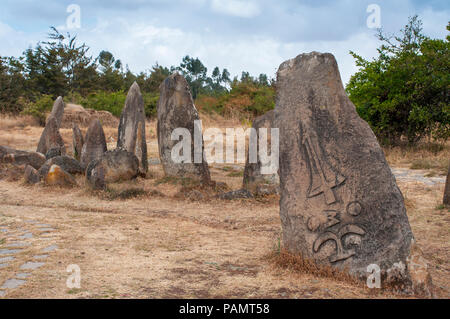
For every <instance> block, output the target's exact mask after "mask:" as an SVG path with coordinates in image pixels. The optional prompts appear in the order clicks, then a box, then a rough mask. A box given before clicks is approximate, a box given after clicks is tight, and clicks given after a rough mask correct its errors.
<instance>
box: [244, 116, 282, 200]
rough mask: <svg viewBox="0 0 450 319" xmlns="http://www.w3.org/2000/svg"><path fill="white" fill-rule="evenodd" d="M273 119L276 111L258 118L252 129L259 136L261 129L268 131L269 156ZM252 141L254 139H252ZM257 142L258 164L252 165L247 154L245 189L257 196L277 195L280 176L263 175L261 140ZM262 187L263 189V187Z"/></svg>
mask: <svg viewBox="0 0 450 319" xmlns="http://www.w3.org/2000/svg"><path fill="white" fill-rule="evenodd" d="M273 117H274V111H273V110H272V111H269V112H267V113H266V114H263V115H261V116H259V117H257V118H256V119H255V120H254V121H253V125H252V127H253V128H254V129H255V130H256V134H257V136H256V137H258V136H259V129H260V128H265V129H267V138H268V143H267V150H268V152H269V153H268V154H270V149H271V147H270V145H271V144H270V140H271V138H270V137H271V136H270V132H271V130H270V129H271V128H273V127H274V126H273ZM252 134H253V132H252ZM250 140H252V138H250ZM256 140H257V143H258V144H257V145H258V146H257V151H258V158H257V162H256V163H250V158H249V154H247V160H246V162H245V169H244V180H243V187H244V188H245V189H248V190H249V191H251V192H252V193H254V194H255V195H269V194H274V193H277V190H278V185H279V183H280V178H279V177H278V174H262V171H261V167H262V163H261V159H260V157H259V138H256ZM261 186H262V187H261Z"/></svg>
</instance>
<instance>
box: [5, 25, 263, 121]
mask: <svg viewBox="0 0 450 319" xmlns="http://www.w3.org/2000/svg"><path fill="white" fill-rule="evenodd" d="M175 71H178V72H180V73H181V74H182V75H184V76H185V78H186V80H187V81H188V83H189V85H190V87H191V91H192V96H193V98H194V100H195V99H197V98H198V97H199V96H200V95H208V96H214V97H220V96H221V95H224V94H227V93H229V92H230V91H231V90H232V89H233V87H235V86H238V85H240V84H241V83H242V84H246V85H252V86H254V87H255V88H257V87H271V86H272V82H271V81H270V80H269V78H268V76H267V75H265V74H261V75H259V77H252V76H250V74H249V73H248V72H242V76H241V78H240V79H239V78H238V77H234V78H233V79H231V78H230V76H231V75H230V72H229V71H228V70H227V69H225V68H224V69H222V70H221V69H220V68H219V67H215V68H214V69H213V71H212V73H211V76H208V69H207V67H206V66H205V65H204V64H203V63H202V62H201V61H200V59H199V58H193V57H190V56H188V55H187V56H185V57H184V58H183V59H182V61H181V63H180V64H179V65H178V66H171V67H164V66H161V65H159V64H158V63H156V64H155V65H153V66H152V67H151V69H150V70H149V71H146V72H140V73H137V74H135V73H133V72H131V71H130V70H129V68H128V66H127V65H125V66H124V65H123V63H122V61H121V60H120V59H116V58H115V57H114V56H113V54H112V53H111V52H109V51H106V50H104V51H101V52H100V54H99V55H98V57H92V56H91V55H90V54H89V47H88V46H87V45H86V44H85V43H83V44H78V41H77V37H76V36H72V35H71V34H69V33H67V34H62V33H60V32H59V31H58V30H57V29H56V28H54V27H51V31H50V32H49V34H48V39H47V41H44V42H38V43H37V44H36V46H35V47H33V48H31V47H30V48H28V49H27V50H25V52H23V54H22V56H20V57H18V58H15V57H1V56H0V102H1V104H0V112H11V113H19V112H23V111H25V112H27V111H28V113H32V114H33V115H35V113H36V112H40V111H41V110H40V107H41V106H37V105H36V104H43V103H42V101H40V100H41V99H44V100H49V99H50V98H53V99H54V98H56V97H58V96H63V97H68V98H69V99H70V100H71V101H72V102H84V104H87V105H88V106H92V107H93V108H99V107H100V108H101V106H99V105H98V103H100V104H108V103H111V104H117V103H115V102H114V100H117V99H119V100H122V99H124V98H125V97H124V94H125V93H126V92H127V90H128V89H129V87H130V86H131V84H132V83H133V82H134V81H136V82H137V83H138V84H139V86H140V88H141V91H142V93H143V95H145V100H146V102H147V104H148V105H147V109H148V111H149V113H148V115H149V116H151V115H152V114H154V112H155V108H156V101H157V97H158V95H159V85H160V84H161V82H162V81H163V80H164V79H165V78H166V77H167V76H169V75H170V74H171V73H173V72H175ZM101 99H106V100H104V101H99V100H101ZM40 102H41V103H40ZM95 102H97V105H90V104H94V103H95ZM85 106H86V105H85ZM105 107H106V108H107V109H108V108H109V109H110V110H111V111H113V113H115V115H117V114H116V113H117V112H116V111H117V110H115V108H114V107H112V106H107V105H105ZM119 112H120V110H119ZM119 114H120V113H119Z"/></svg>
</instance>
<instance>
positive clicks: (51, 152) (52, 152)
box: [45, 148, 61, 160]
mask: <svg viewBox="0 0 450 319" xmlns="http://www.w3.org/2000/svg"><path fill="white" fill-rule="evenodd" d="M56 156H61V149H60V148H51V149H49V150H48V151H47V153H46V154H45V159H46V160H49V159H51V158H53V157H56Z"/></svg>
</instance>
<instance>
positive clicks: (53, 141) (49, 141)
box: [36, 116, 66, 155]
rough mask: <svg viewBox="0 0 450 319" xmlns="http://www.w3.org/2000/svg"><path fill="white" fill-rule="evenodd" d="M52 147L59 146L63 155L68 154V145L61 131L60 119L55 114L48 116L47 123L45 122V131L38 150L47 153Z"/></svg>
mask: <svg viewBox="0 0 450 319" xmlns="http://www.w3.org/2000/svg"><path fill="white" fill-rule="evenodd" d="M52 148H59V149H60V150H61V154H62V155H65V154H66V146H65V145H64V141H63V138H62V137H61V134H60V133H59V126H58V120H57V118H56V117H55V116H50V117H49V118H48V120H47V124H45V128H44V131H43V132H42V135H41V138H40V139H39V144H38V147H37V150H36V152H39V153H42V154H47V152H48V151H49V150H50V149H52Z"/></svg>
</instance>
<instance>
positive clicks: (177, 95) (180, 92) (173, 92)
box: [157, 73, 211, 183]
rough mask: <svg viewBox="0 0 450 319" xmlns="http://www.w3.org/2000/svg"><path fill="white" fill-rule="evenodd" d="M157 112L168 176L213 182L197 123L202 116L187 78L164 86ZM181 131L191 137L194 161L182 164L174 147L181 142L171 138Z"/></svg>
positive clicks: (174, 78)
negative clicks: (185, 131)
mask: <svg viewBox="0 0 450 319" xmlns="http://www.w3.org/2000/svg"><path fill="white" fill-rule="evenodd" d="M157 111H158V126H157V134H158V147H159V156H160V158H161V163H162V165H163V168H164V172H165V174H166V175H168V176H175V177H190V178H193V179H197V180H201V181H203V182H204V183H209V182H210V181H211V177H210V174H209V168H208V163H207V162H206V159H205V154H204V147H203V137H202V132H201V127H199V126H196V125H195V124H194V121H198V120H200V117H199V115H198V112H197V109H196V108H195V105H194V101H193V100H192V96H191V92H190V90H189V85H188V83H187V81H186V79H185V78H184V77H183V76H181V75H179V74H178V73H174V74H172V75H171V76H169V77H168V78H166V79H165V80H164V81H163V82H162V83H161V86H160V97H159V101H158V110H157ZM177 128H178V129H180V128H181V129H185V130H187V131H188V132H189V134H190V137H191V141H190V142H189V145H190V148H189V147H188V148H189V150H190V159H188V160H187V161H186V162H182V163H177V162H174V161H173V159H172V157H171V153H172V149H173V147H174V146H175V145H177V144H178V143H180V142H179V141H177V140H172V138H171V136H172V133H173V132H174V130H175V129H177ZM195 137H197V138H198V141H197V142H199V143H197V147H195V143H194V140H195ZM198 144H200V145H198ZM185 155H186V154H185Z"/></svg>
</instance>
